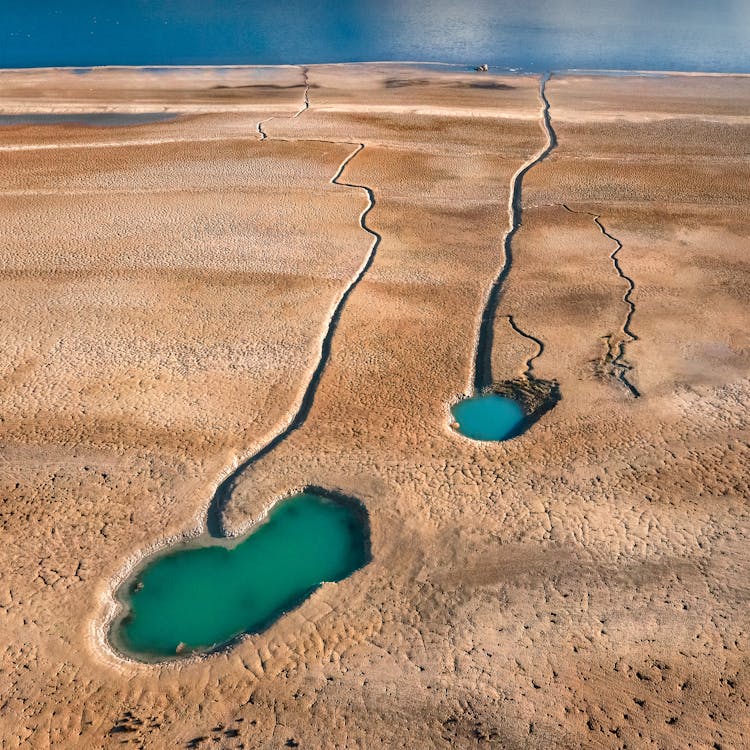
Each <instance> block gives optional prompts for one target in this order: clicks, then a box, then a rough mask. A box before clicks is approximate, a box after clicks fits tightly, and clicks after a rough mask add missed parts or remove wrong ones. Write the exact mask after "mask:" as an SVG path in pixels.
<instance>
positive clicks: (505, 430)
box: [451, 393, 526, 440]
mask: <svg viewBox="0 0 750 750" xmlns="http://www.w3.org/2000/svg"><path fill="white" fill-rule="evenodd" d="M451 413H452V414H453V419H454V420H455V424H454V429H456V431H457V432H460V433H461V434H462V435H465V436H466V437H468V438H471V439H472V440H507V439H509V438H512V437H515V436H516V435H518V434H519V433H520V432H521V430H522V429H523V426H524V423H525V421H526V414H525V412H524V410H523V409H522V408H521V407H520V405H519V404H518V402H516V401H514V400H513V399H511V398H506V397H505V396H500V395H498V394H496V393H486V394H482V395H477V396H473V397H472V398H466V399H464V400H463V401H459V402H458V403H457V404H454V406H453V407H452V408H451Z"/></svg>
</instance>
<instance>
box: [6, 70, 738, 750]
mask: <svg viewBox="0 0 750 750" xmlns="http://www.w3.org/2000/svg"><path fill="white" fill-rule="evenodd" d="M749 80H750V79H748V78H743V77H732V76H697V75H691V76H681V75H667V76H663V77H626V78H625V77H623V78H616V77H604V76H585V75H553V76H552V78H551V79H550V80H549V81H548V82H547V83H546V87H545V94H546V97H547V99H548V101H549V103H550V116H551V125H552V127H553V128H554V134H555V136H556V144H555V147H554V149H553V150H551V151H550V153H549V154H547V155H546V158H544V159H543V160H542V161H541V162H540V163H538V164H534V165H533V166H532V168H531V169H530V170H529V171H528V172H527V173H526V174H525V175H524V178H523V184H522V192H521V194H520V196H519V198H520V200H521V207H522V216H521V225H520V227H519V228H518V230H517V231H516V232H515V234H514V236H513V238H512V265H511V266H510V268H509V269H508V273H507V274H506V275H505V278H504V281H503V287H502V290H501V294H500V297H499V302H498V306H497V310H496V315H495V325H494V331H493V336H492V357H491V359H492V362H491V365H492V374H493V378H494V379H495V380H496V381H503V380H506V381H512V380H514V379H518V378H521V377H522V375H523V373H524V371H525V369H526V368H527V363H528V361H529V360H530V359H532V360H533V373H534V375H535V376H536V377H538V378H540V379H544V380H548V381H553V380H555V381H558V383H559V387H560V392H561V394H562V400H561V401H560V402H559V403H558V404H557V405H556V406H555V408H554V409H552V410H551V411H548V412H547V413H546V414H544V416H543V417H542V418H541V419H540V420H539V421H538V422H537V423H536V424H534V425H533V427H532V428H531V429H530V430H529V431H528V432H526V433H525V434H524V435H522V436H521V437H519V438H516V439H514V440H512V441H509V442H506V443H500V444H478V443H473V442H471V441H469V440H466V439H464V438H461V437H460V436H457V435H456V434H455V433H453V432H452V430H450V428H449V419H448V409H447V405H448V404H449V403H450V402H451V401H452V400H453V399H455V398H456V397H457V396H459V395H461V394H463V393H467V392H468V391H467V389H470V388H471V383H472V375H473V371H472V368H473V357H474V347H475V342H476V334H477V326H478V324H479V320H480V316H481V312H482V305H483V303H484V300H485V299H486V296H487V293H488V290H489V289H490V286H491V284H492V282H493V280H494V279H495V278H496V277H497V275H498V273H499V272H500V271H501V270H502V268H503V264H504V262H505V258H504V253H503V236H504V233H505V232H506V231H507V230H508V222H509V216H508V207H509V199H510V197H511V196H509V189H510V185H511V183H512V181H513V176H514V175H515V174H516V172H517V170H518V169H519V168H520V167H521V166H522V165H523V164H525V163H527V162H528V161H529V160H530V159H533V157H534V155H535V154H538V153H540V151H541V150H542V149H543V147H544V144H545V139H546V137H547V136H546V134H545V131H544V128H543V127H542V124H543V123H542V122H541V116H542V113H541V108H540V99H539V81H538V79H537V78H534V77H531V76H495V75H478V74H470V73H460V72H457V71H454V70H451V69H446V68H440V67H434V68H424V67H412V66H399V65H382V66H378V65H370V66H357V65H352V66H314V67H311V68H309V69H308V70H306V71H303V70H301V69H298V68H293V67H289V68H260V69H254V68H233V69H224V70H212V69H182V70H180V69H177V70H161V71H139V70H118V69H104V70H94V71H90V72H83V73H74V72H71V71H29V72H24V71H4V72H2V73H0V112H1V113H3V114H7V113H14V112H15V113H19V112H37V113H40V112H67V113H70V112H89V111H97V112H103V111H114V112H118V111H121V112H126V111H127V112H157V111H159V112H161V111H169V112H178V113H181V116H180V117H179V118H178V119H176V120H173V121H168V122H162V123H155V124H147V125H139V126H134V127H127V128H125V127H113V128H92V127H85V126H76V125H71V124H66V125H55V126H49V125H48V126H44V125H28V126H23V125H19V126H12V127H3V128H0V184H1V185H2V190H0V249H1V250H2V252H0V319H1V320H2V327H1V328H0V342H2V351H3V353H4V356H3V358H2V363H0V444H1V445H2V456H1V458H0V487H1V488H2V505H1V506H0V521H1V523H2V539H3V541H4V544H3V545H2V548H1V549H0V570H2V576H0V634H2V636H3V637H2V643H3V645H2V647H1V648H2V668H1V669H0V696H2V698H1V699H0V730H1V731H0V737H1V738H2V739H1V742H2V746H3V747H8V748H15V747H33V748H46V747H54V748H68V747H70V748H88V747H91V748H100V747H121V746H125V747H145V748H152V747H153V748H161V747H193V748H200V747H204V748H207V747H222V748H239V747H244V748H281V747H300V748H317V747H346V748H372V747H388V748H395V747H405V748H423V747H424V748H442V747H461V748H462V747H466V748H474V747H479V748H482V747H487V748H490V747H492V748H513V749H515V748H530V749H531V748H540V749H541V748H545V749H547V748H626V747H627V748H714V749H715V748H722V749H724V750H726V749H727V748H742V747H748V746H750V718H749V717H750V706H749V705H748V702H749V701H750V663H749V659H748V648H749V647H750V642H749V640H750V639H749V637H748V633H749V629H750V614H749V612H748V603H749V602H748V600H749V599H750V584H749V583H748V581H750V546H749V544H748V542H749V541H750V540H748V535H749V533H750V518H749V517H748V496H749V495H750V491H749V488H748V472H747V467H748V464H749V463H750V461H749V459H750V446H749V445H748V427H749V425H748V421H749V420H748V408H747V404H748V400H749V398H750V383H749V381H748V365H749V364H750V350H749V348H748V347H749V341H748V330H750V320H749V317H750V315H749V313H748V302H749V299H748V297H749V296H750V295H749V293H748V282H749V281H750V273H749V271H750V260H748V253H747V250H748V238H749V236H750V228H749V226H750V223H749V219H750V217H749V216H748V206H749V205H750V195H749V193H750V187H749V186H750V159H749V158H748V157H749V154H748V144H749V143H750V116H748V114H747V113H748V111H750V109H749V106H750V83H749ZM306 104H309V106H306ZM261 122H262V126H261V127H259V123H261ZM263 136H267V137H266V138H265V139H264V138H263ZM362 146H363V147H362ZM355 151H356V153H354V152H355ZM353 153H354V156H353V157H352V154H353ZM350 157H352V158H350ZM342 166H343V167H344V170H343V172H341V167H342ZM337 174H340V177H339V179H337V180H334V177H336V175H337ZM357 186H363V187H357ZM367 189H369V191H371V193H370V194H369V195H371V196H372V197H373V198H374V205H372V207H371V210H370V211H369V213H368V214H367V216H366V220H365V222H364V223H365V224H366V226H367V227H368V228H369V229H370V232H367V231H365V230H364V229H363V227H362V224H361V215H362V212H363V211H365V210H366V209H367V208H368V206H369V204H370V203H371V202H372V201H371V200H370V198H369V197H368V192H367ZM373 233H374V234H373ZM375 235H377V236H378V237H380V238H381V239H380V241H379V243H377V245H376V246H374V245H373V242H374V239H375ZM370 256H371V258H370V260H371V262H370V263H369V264H368V257H370ZM363 271H364V273H363ZM349 289H350V290H351V291H350V293H349V294H348V297H347V298H346V300H345V305H344V306H343V308H341V309H340V315H338V317H337V318H336V319H335V320H334V322H335V330H333V336H332V338H331V339H330V344H331V346H330V352H329V353H328V354H327V356H326V357H325V362H324V365H325V366H324V368H323V369H322V371H321V372H320V376H319V378H318V381H317V382H316V384H315V389H314V391H315V392H314V399H313V400H312V401H311V403H309V404H308V405H307V406H305V407H304V409H305V413H304V419H303V420H302V423H300V424H299V425H298V426H297V427H296V429H294V430H292V431H291V432H290V433H289V434H288V436H285V439H283V440H282V441H280V442H279V443H278V445H275V447H274V448H273V450H271V451H269V452H266V453H263V454H262V455H260V456H259V457H258V459H257V460H253V461H252V462H251V463H250V465H248V466H247V467H245V469H244V470H243V471H241V472H239V473H238V474H237V475H236V476H234V477H233V479H232V483H231V492H230V493H229V495H228V497H227V498H226V502H225V503H223V505H222V507H221V520H222V525H223V527H224V529H226V530H227V531H228V532H229V533H232V532H239V531H241V530H242V529H244V528H246V527H247V526H248V524H250V523H252V521H253V520H254V519H255V518H257V517H258V516H259V515H260V514H261V513H262V512H263V509H264V508H266V507H267V506H268V504H269V503H270V502H272V501H273V500H274V499H275V498H277V497H279V496H282V495H285V494H287V493H288V492H289V491H290V490H292V489H294V488H298V487H302V486H305V485H308V484H314V485H317V486H320V487H326V488H329V489H331V490H335V491H338V492H341V493H344V494H347V495H352V496H355V497H357V498H359V499H361V500H362V501H363V502H364V504H365V505H366V506H367V509H368V512H369V516H370V523H371V534H372V551H373V560H372V562H371V563H370V564H369V565H367V566H366V567H365V568H363V569H362V570H359V571H357V572H356V573H355V574H354V575H353V576H351V577H350V578H348V579H346V580H344V581H342V582H340V583H338V584H335V585H325V586H323V587H322V588H321V589H320V590H318V591H317V592H316V593H315V594H314V595H313V596H312V597H311V598H310V599H308V600H307V601H306V602H305V603H304V604H302V605H301V606H300V607H299V608H298V609H296V610H295V611H293V612H291V613H289V614H288V615H286V616H284V617H283V618H282V619H281V620H280V621H278V622H277V623H276V624H275V625H273V626H272V627H271V628H269V629H268V630H267V631H265V632H264V633H262V634H260V635H252V636H248V637H246V638H245V639H244V640H243V641H242V642H241V643H239V644H238V645H236V646H234V647H233V648H231V649H230V650H228V651H226V652H224V653H220V654H215V655H212V656H210V657H206V658H195V659H192V660H186V661H180V662H173V663H170V664H161V665H144V664H138V663H136V662H132V661H128V660H125V659H123V658H121V657H120V656H118V655H117V654H115V653H113V652H112V650H111V649H109V648H108V646H107V644H106V639H105V638H104V637H103V634H104V632H105V628H106V623H107V620H108V618H109V617H111V614H112V607H113V599H112V588H113V585H114V584H115V583H116V581H118V580H119V579H120V578H121V577H122V576H123V575H124V574H125V573H126V572H127V570H128V567H129V566H130V565H132V564H133V563H134V562H136V561H137V560H139V559H140V558H141V557H142V556H143V554H145V553H146V552H147V551H148V550H151V549H155V548H157V547H159V546H163V545H164V544H165V542H166V540H168V539H175V538H180V537H182V536H185V535H190V534H197V533H199V532H200V531H201V529H202V528H203V526H204V524H205V516H206V509H207V507H208V505H209V503H210V502H211V499H212V497H213V496H214V492H215V490H216V487H217V485H218V484H219V482H220V481H221V480H222V479H223V478H224V477H226V476H227V474H228V472H231V471H232V469H233V467H235V466H237V465H238V464H240V463H241V462H242V461H244V460H246V459H247V458H248V457H252V456H253V455H254V453H255V452H256V451H257V450H259V449H262V447H263V445H265V444H266V443H267V442H268V441H269V440H270V439H272V438H273V436H274V435H275V434H277V433H278V432H279V430H280V429H282V428H283V425H285V424H288V423H289V422H290V421H293V417H294V411H295V409H296V408H297V406H298V405H299V404H300V403H301V399H302V398H303V396H304V391H305V388H306V387H307V384H308V383H309V380H310V377H311V375H313V374H314V372H315V367H316V363H317V362H319V361H320V356H321V342H322V341H323V340H324V337H325V336H326V334H327V333H328V331H329V324H330V322H331V320H332V316H334V318H335V313H336V309H337V305H338V303H339V301H340V300H341V298H342V294H344V292H345V291H346V290H349ZM519 332H520V333H519ZM522 334H525V335H522ZM537 341H538V342H541V343H542V344H543V347H542V348H541V350H540V347H539V345H538V344H537V343H536V342H537ZM537 355H538V356H537ZM627 384H630V385H631V386H632V388H629V387H628V385H627Z"/></svg>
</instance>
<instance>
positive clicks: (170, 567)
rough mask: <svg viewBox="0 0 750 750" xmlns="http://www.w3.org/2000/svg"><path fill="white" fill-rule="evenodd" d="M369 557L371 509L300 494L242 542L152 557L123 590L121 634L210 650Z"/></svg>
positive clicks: (119, 639)
mask: <svg viewBox="0 0 750 750" xmlns="http://www.w3.org/2000/svg"><path fill="white" fill-rule="evenodd" d="M369 559H370V537H369V524H368V522H367V518H366V515H365V511H364V509H362V508H361V507H359V506H357V505H356V504H354V503H353V502H349V501H344V500H340V499H338V498H335V499H334V498H331V497H324V496H323V495H318V494H312V493H304V494H300V495H295V496H294V497H291V498H289V499H287V500H284V501H282V502H280V503H279V504H278V505H277V506H276V507H275V508H274V509H273V510H272V511H271V513H270V514H269V516H268V519H267V520H266V521H265V522H264V523H263V524H262V525H260V526H258V527H257V528H256V529H255V530H254V531H252V532H251V533H250V534H249V535H248V536H247V538H246V539H245V540H244V541H242V542H241V543H240V544H238V545H237V546H236V547H234V548H231V549H229V548H227V547H223V546H219V545H214V546H207V547H197V548H196V547H192V548H190V547H184V548H182V549H179V550H177V551H175V552H171V553H170V554H168V555H165V556H162V557H158V558H156V559H154V560H153V561H152V562H150V563H149V564H148V565H147V566H146V567H145V568H144V569H143V571H142V572H141V573H140V574H138V575H137V576H136V578H135V579H134V580H133V581H130V582H129V584H128V585H127V590H126V591H125V592H124V594H125V595H124V596H122V597H121V598H122V600H123V604H124V606H125V608H126V613H125V615H124V617H123V618H122V619H121V620H120V621H118V622H116V623H115V624H114V632H113V634H112V636H113V642H114V643H116V644H117V645H118V647H120V648H122V649H123V650H125V651H128V652H130V653H133V654H136V655H142V656H146V657H148V656H166V655H175V654H176V653H189V652H191V651H204V650H211V649H213V648H214V647H218V646H221V645H223V644H226V643H229V642H230V641H231V640H232V639H234V638H235V637H237V636H238V635H240V634H242V633H253V632H258V631H261V630H263V629H264V628H266V627H268V626H269V625H270V624H271V623H273V622H274V621H275V620H276V619H278V618H279V617H280V616H281V615H282V614H283V613H284V612H287V611H289V610H290V609H292V608H293V607H295V606H297V605H298V604H300V603H301V602H303V601H304V600H305V599H306V598H307V597H308V596H309V595H310V594H311V593H312V592H313V591H314V590H315V589H317V588H318V587H319V586H320V584H321V583H323V582H326V581H340V580H342V579H343V578H346V577H347V576H348V575H350V574H351V573H352V572H354V571H355V570H357V569H358V568H361V567H363V566H364V565H366V564H367V562H368V561H369Z"/></svg>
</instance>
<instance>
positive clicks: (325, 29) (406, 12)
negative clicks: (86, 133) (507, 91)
mask: <svg viewBox="0 0 750 750" xmlns="http://www.w3.org/2000/svg"><path fill="white" fill-rule="evenodd" d="M368 60H370V61H372V60H415V61H443V62H453V63H461V64H476V63H484V62H486V63H488V64H490V65H496V66H501V67H518V68H522V69H528V70H537V71H538V70H547V69H558V70H559V69H566V68H616V69H624V70H628V69H631V70H632V69H648V70H706V71H728V72H750V0H513V1H512V2H510V0H494V1H493V0H472V1H471V2H469V1H467V0H351V1H350V2H343V1H340V2H336V1H335V0H282V1H281V2H274V1H273V0H270V1H268V2H258V1H257V0H119V2H116V1H115V0H112V1H111V2H110V0H104V1H102V0H31V2H12V0H0V67H6V68H7V67H36V66H57V65H64V66H89V65H197V64H279V63H315V62H349V61H368Z"/></svg>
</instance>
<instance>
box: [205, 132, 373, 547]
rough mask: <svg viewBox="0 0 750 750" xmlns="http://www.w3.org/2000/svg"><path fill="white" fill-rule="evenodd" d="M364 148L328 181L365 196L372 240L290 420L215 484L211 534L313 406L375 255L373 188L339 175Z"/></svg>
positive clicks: (218, 531)
mask: <svg viewBox="0 0 750 750" xmlns="http://www.w3.org/2000/svg"><path fill="white" fill-rule="evenodd" d="M364 148H365V144H364V143H359V144H357V147H356V148H355V149H354V150H353V151H352V152H351V153H350V154H349V155H348V156H347V157H346V158H345V159H344V161H342V162H341V165H340V166H339V168H338V170H337V171H336V174H334V176H333V177H332V178H331V180H330V182H331V184H332V185H339V186H341V187H348V188H356V189H358V190H362V191H363V192H364V193H365V195H366V196H367V206H365V208H364V209H363V211H362V213H361V214H360V215H359V226H360V228H361V229H363V230H364V231H365V232H367V234H369V235H370V236H371V237H372V243H371V244H370V249H369V251H368V253H367V255H366V256H365V258H364V260H363V261H362V264H361V265H360V267H359V269H358V270H357V272H356V273H355V275H354V276H353V277H352V279H351V281H350V282H349V283H348V284H347V285H346V287H345V288H344V290H343V291H342V292H341V295H340V296H339V298H338V300H337V301H336V303H335V304H334V306H333V308H332V310H331V313H330V315H329V317H328V320H327V322H326V324H325V328H324V331H323V337H322V338H321V341H320V351H319V354H318V359H317V362H316V364H315V366H314V368H313V369H312V371H311V373H310V377H309V378H308V380H307V384H306V385H305V387H304V390H303V391H302V395H301V398H300V400H299V403H298V404H297V406H296V408H295V409H294V410H293V412H292V414H291V416H290V418H289V421H288V422H287V423H286V424H285V425H284V426H283V427H281V428H280V429H279V431H278V432H276V433H275V434H274V435H273V436H272V437H271V438H270V439H269V440H268V442H266V443H265V444H264V445H263V446H261V447H260V448H258V449H257V450H256V451H255V452H254V453H253V454H252V455H250V456H249V457H248V458H246V459H244V460H243V461H242V462H241V463H240V464H239V465H238V466H237V467H236V468H235V469H234V470H233V471H232V472H231V473H230V474H229V475H228V476H227V477H226V478H225V479H224V480H223V481H222V482H221V483H220V484H219V485H218V487H217V488H216V492H215V493H214V496H213V498H212V499H211V502H210V503H209V506H208V512H207V514H206V531H207V532H208V533H209V535H210V536H212V537H214V538H217V539H220V538H224V537H226V536H227V534H226V530H225V528H224V524H223V520H222V516H223V511H224V508H225V507H226V504H227V502H228V500H229V498H230V497H231V495H232V490H233V489H234V486H235V484H236V481H237V479H238V478H239V476H240V475H241V474H242V473H243V472H244V471H245V470H246V469H247V468H249V467H250V466H252V465H253V464H254V463H256V462H257V461H259V460H260V459H261V458H263V457H264V456H267V455H268V454H269V453H270V452H271V451H272V450H273V449H274V448H276V446H278V445H280V444H281V443H282V442H284V440H286V439H287V438H288V437H289V435H291V434H292V433H293V432H294V431H295V430H297V429H299V428H300V427H301V426H302V425H303V424H304V423H305V420H306V419H307V416H308V414H309V413H310V409H311V408H312V405H313V401H314V399H315V394H316V392H317V390H318V386H319V384H320V380H321V378H322V377H323V372H324V370H325V368H326V365H327V364H328V360H329V359H330V357H331V346H332V343H333V337H334V334H335V333H336V328H337V326H338V323H339V320H340V318H341V313H342V312H343V310H344V307H345V305H346V302H347V300H348V299H349V296H350V295H351V293H352V292H353V291H354V289H355V288H356V286H357V285H358V284H359V282H360V281H362V279H363V277H364V275H365V274H366V273H367V271H368V270H369V268H370V266H371V265H372V263H373V261H374V260H375V255H376V253H377V250H378V246H379V245H380V241H381V239H382V237H381V236H380V234H378V233H377V232H376V231H374V230H373V229H370V227H368V226H367V221H366V219H367V215H368V214H369V213H370V211H371V210H372V208H373V207H374V206H375V194H374V193H373V191H372V188H370V187H368V186H367V185H359V184H357V183H353V182H343V181H342V180H341V176H342V175H343V173H344V170H345V169H346V167H347V166H348V165H349V164H350V163H351V161H352V160H353V159H354V157H355V156H357V154H359V153H360V152H361V151H363V150H364Z"/></svg>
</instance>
